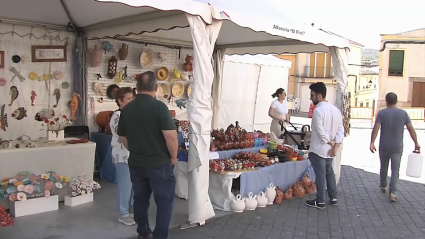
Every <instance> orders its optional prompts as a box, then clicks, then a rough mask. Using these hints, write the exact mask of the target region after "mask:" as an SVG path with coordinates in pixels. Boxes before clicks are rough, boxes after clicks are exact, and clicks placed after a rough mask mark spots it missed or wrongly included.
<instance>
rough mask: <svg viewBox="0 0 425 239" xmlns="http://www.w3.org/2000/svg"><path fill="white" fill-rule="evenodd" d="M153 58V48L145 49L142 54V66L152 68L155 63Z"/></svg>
mask: <svg viewBox="0 0 425 239" xmlns="http://www.w3.org/2000/svg"><path fill="white" fill-rule="evenodd" d="M153 59H154V58H153V51H152V49H145V50H143V51H142V53H141V54H140V59H139V60H140V65H141V66H142V68H150V67H151V66H152V65H153Z"/></svg>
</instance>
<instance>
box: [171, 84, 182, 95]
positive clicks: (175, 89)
mask: <svg viewBox="0 0 425 239" xmlns="http://www.w3.org/2000/svg"><path fill="white" fill-rule="evenodd" d="M171 92H172V93H173V96H174V97H177V98H178V97H181V96H182V95H183V93H184V85H183V84H182V83H179V82H177V83H175V84H174V85H173V88H172V89H171Z"/></svg>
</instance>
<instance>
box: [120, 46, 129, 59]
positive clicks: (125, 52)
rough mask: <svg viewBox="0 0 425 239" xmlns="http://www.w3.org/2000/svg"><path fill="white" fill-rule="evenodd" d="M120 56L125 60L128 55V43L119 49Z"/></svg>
mask: <svg viewBox="0 0 425 239" xmlns="http://www.w3.org/2000/svg"><path fill="white" fill-rule="evenodd" d="M118 56H119V57H120V60H122V61H123V60H125V59H126V58H127V56H128V45H126V44H124V43H123V44H122V46H121V49H120V50H119V51H118Z"/></svg>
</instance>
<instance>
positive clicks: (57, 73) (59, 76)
mask: <svg viewBox="0 0 425 239" xmlns="http://www.w3.org/2000/svg"><path fill="white" fill-rule="evenodd" d="M53 77H55V79H56V80H62V78H63V73H62V71H55V72H54V73H53Z"/></svg>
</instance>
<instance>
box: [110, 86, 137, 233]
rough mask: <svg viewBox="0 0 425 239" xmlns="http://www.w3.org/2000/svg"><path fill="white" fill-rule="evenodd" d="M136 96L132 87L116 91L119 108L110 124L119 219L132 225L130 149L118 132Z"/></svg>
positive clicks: (133, 222)
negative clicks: (125, 112)
mask: <svg viewBox="0 0 425 239" xmlns="http://www.w3.org/2000/svg"><path fill="white" fill-rule="evenodd" d="M133 98H134V92H133V89H132V88H131V87H122V88H119V89H118V90H117V91H116V92H115V102H116V103H117V105H118V107H119V109H118V110H117V111H115V112H114V113H113V114H112V117H111V121H110V122H109V126H110V127H111V132H112V140H111V146H112V160H113V163H114V166H115V173H116V177H117V181H118V195H117V196H118V208H119V213H120V217H119V218H118V221H119V222H121V223H123V224H125V225H127V226H132V225H134V224H136V222H135V221H134V219H133V216H131V214H130V211H131V212H132V211H133V190H132V188H133V186H132V184H131V180H130V170H129V167H128V157H129V152H128V150H127V149H126V148H125V147H124V146H123V145H122V143H121V141H120V139H119V136H118V134H117V132H118V122H119V120H120V115H121V110H122V109H123V108H124V107H125V106H126V105H127V104H128V103H129V102H130V101H132V100H133Z"/></svg>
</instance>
